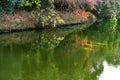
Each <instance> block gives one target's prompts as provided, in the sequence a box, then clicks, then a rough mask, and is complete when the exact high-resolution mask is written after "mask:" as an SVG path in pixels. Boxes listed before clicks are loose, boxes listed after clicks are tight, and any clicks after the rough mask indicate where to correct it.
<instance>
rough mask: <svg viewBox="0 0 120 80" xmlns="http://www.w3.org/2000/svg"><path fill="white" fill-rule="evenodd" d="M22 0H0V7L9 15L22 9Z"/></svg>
mask: <svg viewBox="0 0 120 80" xmlns="http://www.w3.org/2000/svg"><path fill="white" fill-rule="evenodd" d="M21 2H22V0H0V7H1V9H2V10H4V11H5V12H7V13H13V11H14V8H19V7H21Z"/></svg>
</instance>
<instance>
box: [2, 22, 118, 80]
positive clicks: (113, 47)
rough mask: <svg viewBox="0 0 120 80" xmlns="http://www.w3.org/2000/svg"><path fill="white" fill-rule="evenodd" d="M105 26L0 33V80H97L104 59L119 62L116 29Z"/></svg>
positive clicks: (112, 64)
mask: <svg viewBox="0 0 120 80" xmlns="http://www.w3.org/2000/svg"><path fill="white" fill-rule="evenodd" d="M108 24H109V25H108ZM78 26H79V27H81V25H78ZM78 26H77V27H78ZM84 26H86V25H84ZM74 27H75V26H74ZM105 27H110V23H109V22H104V21H103V22H100V23H95V24H93V25H91V26H90V28H89V29H86V30H82V31H81V30H79V29H71V28H63V29H50V30H42V31H38V32H37V31H31V32H19V33H10V34H1V35H0V80H99V76H100V75H101V74H102V73H103V71H104V64H103V63H104V62H105V61H106V62H107V64H110V65H111V66H113V67H117V66H118V67H119V65H120V32H119V30H116V31H115V32H112V31H111V30H106V28H105ZM118 27H120V25H118ZM105 80H107V79H105ZM115 80H116V79H115Z"/></svg>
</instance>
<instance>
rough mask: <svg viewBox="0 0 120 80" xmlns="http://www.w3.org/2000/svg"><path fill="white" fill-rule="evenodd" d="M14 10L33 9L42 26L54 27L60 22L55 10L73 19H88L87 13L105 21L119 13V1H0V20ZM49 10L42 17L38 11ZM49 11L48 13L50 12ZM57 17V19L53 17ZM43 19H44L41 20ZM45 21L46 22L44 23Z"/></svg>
mask: <svg viewBox="0 0 120 80" xmlns="http://www.w3.org/2000/svg"><path fill="white" fill-rule="evenodd" d="M15 9H31V10H32V9H34V11H35V12H36V11H39V12H37V13H38V15H39V16H37V17H40V18H39V19H42V20H43V21H41V20H39V21H41V22H42V26H44V25H45V23H46V24H48V23H49V21H52V22H53V25H54V26H56V23H57V22H58V23H59V21H61V20H62V19H61V18H59V19H60V20H58V17H60V16H59V14H58V13H57V12H55V10H60V11H63V10H64V11H67V12H70V13H71V12H72V13H73V14H74V15H75V17H77V18H80V17H81V16H82V18H83V19H87V17H89V15H88V12H91V13H93V14H94V15H96V16H97V17H98V18H100V19H101V18H102V19H106V18H107V17H111V16H113V14H112V13H113V12H114V14H115V15H117V14H119V13H120V12H119V11H120V1H119V0H117V1H116V0H0V19H2V18H3V16H4V14H6V13H7V14H9V13H10V14H11V13H14V10H15ZM43 9H44V10H48V9H51V10H52V12H53V13H52V12H48V13H50V15H48V14H47V15H43V14H42V13H41V12H42V11H40V10H43ZM51 10H49V11H51ZM51 15H52V16H51ZM55 16H57V17H55ZM43 18H44V19H43ZM45 20H46V21H45Z"/></svg>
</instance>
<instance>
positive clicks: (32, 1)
mask: <svg viewBox="0 0 120 80" xmlns="http://www.w3.org/2000/svg"><path fill="white" fill-rule="evenodd" d="M22 6H24V7H34V6H35V7H37V8H39V7H40V6H41V0H22Z"/></svg>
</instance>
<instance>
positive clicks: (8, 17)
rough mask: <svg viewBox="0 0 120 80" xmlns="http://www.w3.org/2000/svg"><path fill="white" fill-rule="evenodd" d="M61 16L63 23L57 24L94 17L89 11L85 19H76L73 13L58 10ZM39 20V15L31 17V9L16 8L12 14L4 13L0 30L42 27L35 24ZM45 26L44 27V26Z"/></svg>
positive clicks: (84, 21) (88, 20) (89, 19)
mask: <svg viewBox="0 0 120 80" xmlns="http://www.w3.org/2000/svg"><path fill="white" fill-rule="evenodd" d="M57 13H59V14H60V16H61V18H62V19H63V20H64V21H65V24H59V25H57V26H59V27H60V26H63V25H64V26H67V25H72V24H83V23H88V22H94V21H95V20H96V17H95V16H94V15H92V14H90V13H89V15H90V16H89V17H88V19H86V20H82V19H81V20H80V19H76V18H75V17H74V14H72V13H70V12H60V11H57ZM38 22H39V17H33V16H32V11H26V10H16V11H15V12H14V14H5V15H4V18H3V19H2V20H1V21H0V23H1V24H0V32H11V31H22V30H32V29H37V28H38V27H39V28H42V27H40V25H37V26H36V24H38ZM44 28H45V27H44Z"/></svg>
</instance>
